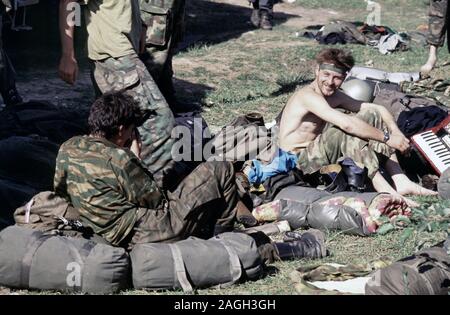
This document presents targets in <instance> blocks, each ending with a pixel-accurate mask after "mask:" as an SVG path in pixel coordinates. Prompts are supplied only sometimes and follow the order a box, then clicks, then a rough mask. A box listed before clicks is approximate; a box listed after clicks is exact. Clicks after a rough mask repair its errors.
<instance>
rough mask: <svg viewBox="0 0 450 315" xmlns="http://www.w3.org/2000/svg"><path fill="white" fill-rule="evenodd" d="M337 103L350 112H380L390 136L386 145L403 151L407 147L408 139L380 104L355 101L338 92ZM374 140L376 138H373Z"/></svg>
mask: <svg viewBox="0 0 450 315" xmlns="http://www.w3.org/2000/svg"><path fill="white" fill-rule="evenodd" d="M338 93H339V95H338V98H339V104H340V106H341V107H342V108H344V109H347V110H350V111H352V112H359V111H360V110H364V109H373V110H376V111H377V112H378V113H380V116H381V119H382V120H383V122H384V123H385V124H386V126H387V127H388V129H389V131H390V133H391V136H390V139H389V141H388V142H387V145H389V146H390V147H392V148H394V149H397V150H399V151H400V152H404V151H406V150H408V149H409V140H408V139H407V138H406V137H405V135H404V134H403V133H402V132H401V131H400V129H399V128H398V126H397V123H396V122H395V120H394V117H393V116H392V114H391V113H390V112H389V111H388V110H387V109H386V108H385V107H384V106H381V105H377V104H373V103H363V102H361V101H357V100H355V99H353V98H351V97H350V96H348V95H346V94H344V93H342V92H338ZM374 140H376V139H374Z"/></svg>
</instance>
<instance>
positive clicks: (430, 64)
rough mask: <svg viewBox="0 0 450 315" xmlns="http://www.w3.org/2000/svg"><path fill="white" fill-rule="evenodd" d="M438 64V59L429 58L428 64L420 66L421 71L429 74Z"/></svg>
mask: <svg viewBox="0 0 450 315" xmlns="http://www.w3.org/2000/svg"><path fill="white" fill-rule="evenodd" d="M435 65H436V59H432V60H428V61H427V63H426V64H424V65H423V66H422V67H421V68H420V72H421V73H422V74H425V75H426V74H429V73H430V72H431V70H433V68H434V66H435Z"/></svg>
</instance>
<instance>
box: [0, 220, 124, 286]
mask: <svg viewBox="0 0 450 315" xmlns="http://www.w3.org/2000/svg"><path fill="white" fill-rule="evenodd" d="M129 268H130V263H129V257H128V254H127V252H126V251H125V249H123V248H119V247H112V246H109V245H104V244H100V243H96V242H93V241H89V240H85V239H77V238H69V237H65V236H55V235H54V234H53V235H52V234H49V233H43V232H40V231H36V230H32V229H28V228H24V227H19V226H11V227H8V228H6V229H5V230H3V231H2V232H0V286H5V287H10V288H17V289H39V290H58V291H63V292H66V293H72V292H83V293H91V294H106V293H114V292H117V291H119V290H121V289H125V288H128V287H129V282H130V281H129V276H130V270H129Z"/></svg>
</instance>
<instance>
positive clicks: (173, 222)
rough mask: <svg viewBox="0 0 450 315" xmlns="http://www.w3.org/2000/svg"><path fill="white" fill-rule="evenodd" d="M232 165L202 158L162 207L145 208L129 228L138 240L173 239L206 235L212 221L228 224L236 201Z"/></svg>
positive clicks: (230, 221)
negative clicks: (204, 160)
mask: <svg viewBox="0 0 450 315" xmlns="http://www.w3.org/2000/svg"><path fill="white" fill-rule="evenodd" d="M238 198H239V197H238V194H237V190H236V184H235V178H234V169H233V166H232V164H231V163H228V162H205V163H202V164H200V165H199V166H198V167H197V168H196V169H195V170H194V171H193V172H191V173H190V174H189V175H188V176H187V177H186V178H184V180H183V181H182V182H181V183H180V184H179V185H178V186H177V188H176V189H175V190H173V191H169V192H168V193H167V199H168V204H167V205H166V207H165V208H164V209H162V210H146V211H145V212H144V213H143V214H142V215H141V218H140V219H138V221H137V223H136V225H135V229H134V231H133V232H132V236H131V242H130V245H129V247H132V246H134V245H135V244H138V243H150V242H175V241H178V240H182V239H185V238H187V237H189V236H196V237H200V238H203V239H207V238H210V237H212V236H213V233H214V227H215V226H216V225H219V226H222V227H225V228H228V227H232V226H233V224H234V220H235V217H236V209H235V208H236V203H237V201H238Z"/></svg>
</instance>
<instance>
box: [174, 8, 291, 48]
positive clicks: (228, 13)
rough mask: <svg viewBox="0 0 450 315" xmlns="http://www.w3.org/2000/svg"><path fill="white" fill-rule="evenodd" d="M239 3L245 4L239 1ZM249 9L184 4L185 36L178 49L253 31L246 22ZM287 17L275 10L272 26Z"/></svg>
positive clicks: (226, 39)
mask: <svg viewBox="0 0 450 315" xmlns="http://www.w3.org/2000/svg"><path fill="white" fill-rule="evenodd" d="M242 3H244V4H245V3H247V1H246V0H242ZM251 13H252V6H250V5H249V6H247V7H244V6H239V5H233V4H228V3H219V2H213V1H208V0H195V1H186V34H185V38H184V41H183V42H182V43H180V45H179V46H178V49H179V50H184V49H186V48H187V47H189V46H191V45H192V44H194V43H199V42H202V43H210V44H217V43H222V42H226V41H228V40H230V39H233V38H237V37H239V36H241V35H242V34H243V33H245V32H248V31H253V30H255V27H254V26H253V25H252V24H251V23H250V15H251ZM291 17H298V16H297V15H290V14H286V13H283V12H277V11H276V8H275V13H274V20H273V24H274V25H279V24H283V23H284V22H286V21H287V20H288V19H289V18H291Z"/></svg>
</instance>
